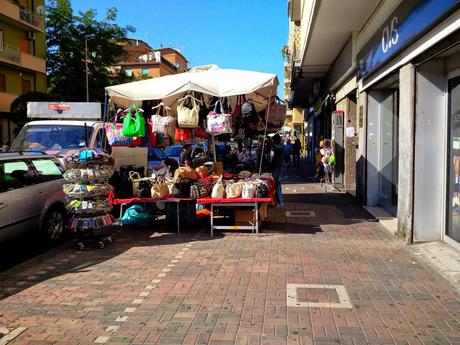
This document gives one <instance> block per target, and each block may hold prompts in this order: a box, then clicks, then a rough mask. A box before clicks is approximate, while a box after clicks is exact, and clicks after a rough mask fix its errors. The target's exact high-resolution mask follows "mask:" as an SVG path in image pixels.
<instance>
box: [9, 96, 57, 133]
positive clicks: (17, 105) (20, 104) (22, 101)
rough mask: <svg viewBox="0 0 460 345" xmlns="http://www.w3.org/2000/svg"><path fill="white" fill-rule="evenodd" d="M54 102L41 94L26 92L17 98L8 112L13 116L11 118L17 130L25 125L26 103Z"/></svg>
mask: <svg viewBox="0 0 460 345" xmlns="http://www.w3.org/2000/svg"><path fill="white" fill-rule="evenodd" d="M50 101H55V99H54V97H52V96H51V95H48V94H46V93H43V92H35V91H31V92H27V93H23V94H22V95H20V96H18V98H16V99H15V100H14V101H13V103H11V106H10V112H11V113H12V114H14V116H13V117H12V118H11V119H12V121H13V122H14V123H15V124H16V126H17V127H18V130H19V129H21V128H22V126H24V125H25V123H26V122H27V121H28V119H27V102H50Z"/></svg>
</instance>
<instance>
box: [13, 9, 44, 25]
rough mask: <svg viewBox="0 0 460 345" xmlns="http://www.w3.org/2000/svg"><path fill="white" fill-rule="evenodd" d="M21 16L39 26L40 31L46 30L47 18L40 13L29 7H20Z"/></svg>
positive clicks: (31, 23)
mask: <svg viewBox="0 0 460 345" xmlns="http://www.w3.org/2000/svg"><path fill="white" fill-rule="evenodd" d="M19 18H20V19H21V20H23V21H25V22H27V23H29V24H30V25H32V26H33V27H35V28H37V29H38V30H39V31H44V30H45V18H43V16H41V15H39V14H38V13H35V12H33V11H31V10H29V9H27V8H20V9H19Z"/></svg>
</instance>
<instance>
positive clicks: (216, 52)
mask: <svg viewBox="0 0 460 345" xmlns="http://www.w3.org/2000/svg"><path fill="white" fill-rule="evenodd" d="M71 3H72V7H73V10H74V12H77V11H85V10H87V9H89V8H94V9H96V10H97V11H98V17H99V18H100V19H102V18H103V17H104V15H105V11H106V9H107V8H108V7H112V6H113V7H116V8H117V9H118V17H117V23H118V24H120V25H121V26H126V25H132V26H134V27H135V28H136V32H135V33H134V34H131V35H130V36H131V37H133V38H138V39H141V40H144V41H146V42H147V43H149V44H150V46H152V47H153V48H160V47H161V46H163V47H173V48H178V49H180V51H181V52H182V54H183V55H184V56H185V57H186V58H187V59H188V60H189V66H190V67H193V66H198V65H206V64H211V63H213V64H217V65H219V66H220V67H222V68H236V69H247V70H253V71H260V72H268V73H275V74H276V75H277V76H278V79H279V81H280V86H279V87H278V95H279V96H280V97H281V98H283V95H282V90H283V88H282V85H283V60H282V56H281V49H282V47H283V45H284V44H286V42H287V35H288V16H287V0H129V1H126V0H96V1H95V0H73V1H72V0H71Z"/></svg>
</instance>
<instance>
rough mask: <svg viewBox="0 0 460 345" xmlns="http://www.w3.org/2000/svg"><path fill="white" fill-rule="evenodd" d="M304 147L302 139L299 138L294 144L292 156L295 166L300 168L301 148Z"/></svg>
mask: <svg viewBox="0 0 460 345" xmlns="http://www.w3.org/2000/svg"><path fill="white" fill-rule="evenodd" d="M301 149H302V145H301V144H300V139H299V138H297V139H296V140H295V142H294V145H292V158H293V161H294V162H293V163H294V167H296V168H300V150H301Z"/></svg>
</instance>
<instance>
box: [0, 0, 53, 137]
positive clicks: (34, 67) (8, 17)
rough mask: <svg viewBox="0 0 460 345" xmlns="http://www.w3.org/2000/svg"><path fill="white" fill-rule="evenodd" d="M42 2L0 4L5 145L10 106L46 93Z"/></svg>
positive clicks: (0, 126)
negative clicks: (22, 97) (34, 93)
mask: <svg viewBox="0 0 460 345" xmlns="http://www.w3.org/2000/svg"><path fill="white" fill-rule="evenodd" d="M44 14H45V1H44V0H0V143H1V144H2V145H9V144H10V143H11V141H12V139H13V131H14V123H13V122H12V121H11V116H12V115H11V114H10V105H11V103H12V102H13V101H14V100H15V99H16V98H17V97H18V96H19V95H21V94H23V93H26V92H29V91H40V92H46V87H47V86H46V64H45V54H46V48H45V17H44Z"/></svg>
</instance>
